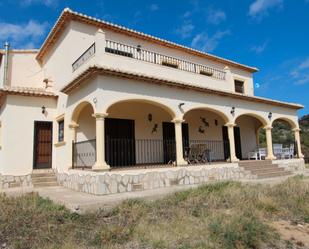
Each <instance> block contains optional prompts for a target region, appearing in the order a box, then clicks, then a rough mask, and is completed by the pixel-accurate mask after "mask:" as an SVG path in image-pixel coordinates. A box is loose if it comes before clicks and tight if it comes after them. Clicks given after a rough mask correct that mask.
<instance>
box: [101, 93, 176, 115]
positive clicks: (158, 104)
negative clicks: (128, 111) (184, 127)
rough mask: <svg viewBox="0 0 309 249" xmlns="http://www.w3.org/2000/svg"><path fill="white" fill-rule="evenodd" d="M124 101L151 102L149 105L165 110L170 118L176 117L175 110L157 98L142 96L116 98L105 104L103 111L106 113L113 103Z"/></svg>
mask: <svg viewBox="0 0 309 249" xmlns="http://www.w3.org/2000/svg"><path fill="white" fill-rule="evenodd" d="M125 102H141V103H147V104H151V105H154V106H157V107H160V108H162V109H163V110H165V111H166V112H167V113H168V114H169V115H170V116H171V117H172V119H174V118H176V112H175V111H174V110H173V109H172V108H170V107H168V106H167V105H165V104H163V103H161V102H160V101H157V100H150V99H142V98H129V99H121V100H116V101H114V102H112V103H110V104H109V105H107V106H106V108H105V109H104V111H103V113H108V110H109V109H110V108H112V107H113V106H114V105H117V104H120V103H125Z"/></svg>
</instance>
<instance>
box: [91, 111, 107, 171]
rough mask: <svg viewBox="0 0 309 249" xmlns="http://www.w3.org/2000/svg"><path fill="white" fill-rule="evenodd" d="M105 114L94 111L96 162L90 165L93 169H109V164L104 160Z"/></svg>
mask: <svg viewBox="0 0 309 249" xmlns="http://www.w3.org/2000/svg"><path fill="white" fill-rule="evenodd" d="M106 116H107V114H105V113H95V114H93V117H95V119H96V162H95V164H94V166H93V167H92V169H93V170H109V169H110V166H109V165H107V163H106V162H105V137H104V135H105V134H104V133H105V131H104V121H105V117H106Z"/></svg>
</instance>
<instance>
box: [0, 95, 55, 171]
mask: <svg viewBox="0 0 309 249" xmlns="http://www.w3.org/2000/svg"><path fill="white" fill-rule="evenodd" d="M43 104H44V105H45V106H46V111H47V114H46V115H44V114H42V109H41V107H42V105H43ZM55 107H56V101H55V100H54V99H46V98H34V97H23V96H13V95H12V96H8V97H7V102H6V106H5V109H4V110H3V112H2V113H1V117H0V119H1V123H2V127H1V128H2V148H1V154H2V155H1V161H0V162H1V166H0V170H1V172H0V173H2V174H3V175H26V174H29V173H31V171H32V169H33V138H34V121H53V120H54V113H55ZM53 156H54V155H53Z"/></svg>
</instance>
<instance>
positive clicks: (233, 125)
mask: <svg viewBox="0 0 309 249" xmlns="http://www.w3.org/2000/svg"><path fill="white" fill-rule="evenodd" d="M224 126H226V127H235V126H237V125H236V124H235V123H226V124H225V125H224Z"/></svg>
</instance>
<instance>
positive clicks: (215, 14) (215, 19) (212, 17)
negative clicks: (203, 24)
mask: <svg viewBox="0 0 309 249" xmlns="http://www.w3.org/2000/svg"><path fill="white" fill-rule="evenodd" d="M225 19H226V14H225V12H224V11H222V10H214V9H210V10H209V12H208V17H207V21H208V22H209V23H212V24H219V23H221V22H223V21H225Z"/></svg>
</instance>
